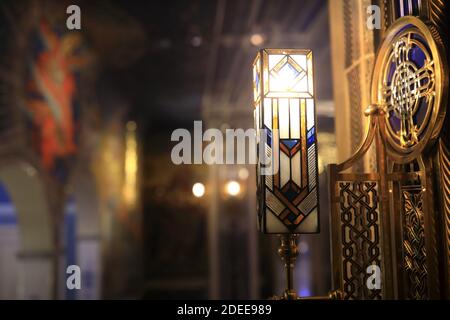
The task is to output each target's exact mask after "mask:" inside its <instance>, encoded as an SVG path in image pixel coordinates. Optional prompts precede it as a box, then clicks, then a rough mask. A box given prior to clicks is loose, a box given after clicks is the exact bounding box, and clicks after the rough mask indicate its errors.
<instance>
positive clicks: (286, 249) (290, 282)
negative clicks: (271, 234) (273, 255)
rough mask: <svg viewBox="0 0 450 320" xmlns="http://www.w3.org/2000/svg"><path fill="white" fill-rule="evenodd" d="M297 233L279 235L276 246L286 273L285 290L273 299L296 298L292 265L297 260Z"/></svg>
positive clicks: (297, 297) (293, 265)
mask: <svg viewBox="0 0 450 320" xmlns="http://www.w3.org/2000/svg"><path fill="white" fill-rule="evenodd" d="M297 239H298V235H296V234H283V235H280V240H281V243H280V247H279V248H278V255H279V256H280V258H281V261H283V262H284V270H285V274H286V290H284V293H283V295H282V296H280V297H278V296H274V297H272V298H271V299H273V300H298V299H299V296H298V295H297V292H296V291H295V290H294V267H295V261H296V260H297V255H298V248H297Z"/></svg>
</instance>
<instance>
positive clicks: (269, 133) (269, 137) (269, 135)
mask: <svg viewBox="0 0 450 320" xmlns="http://www.w3.org/2000/svg"><path fill="white" fill-rule="evenodd" d="M264 129H265V131H266V140H267V141H266V143H267V145H269V146H272V131H271V130H270V129H268V128H267V127H266V126H264Z"/></svg>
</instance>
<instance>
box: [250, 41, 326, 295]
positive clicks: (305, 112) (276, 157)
mask: <svg viewBox="0 0 450 320" xmlns="http://www.w3.org/2000/svg"><path fill="white" fill-rule="evenodd" d="M253 88H254V99H253V105H254V117H255V128H256V134H257V149H258V152H257V154H258V158H259V159H258V160H259V161H258V165H257V175H256V176H257V194H258V227H259V230H260V231H261V232H263V233H272V234H281V235H282V236H281V247H280V249H279V253H280V256H281V257H282V259H283V260H284V263H285V267H286V273H287V289H286V291H285V295H284V298H286V299H290V298H296V294H295V291H294V290H293V287H292V274H293V270H292V269H293V264H294V261H295V257H296V252H297V249H296V240H297V237H298V234H304V233H318V232H319V205H318V199H319V196H318V185H317V183H318V170H317V132H316V112H315V100H314V77H313V60H312V51H311V50H304V49H298V50H297V49H262V50H260V51H259V52H258V54H257V56H256V58H255V60H254V63H253Z"/></svg>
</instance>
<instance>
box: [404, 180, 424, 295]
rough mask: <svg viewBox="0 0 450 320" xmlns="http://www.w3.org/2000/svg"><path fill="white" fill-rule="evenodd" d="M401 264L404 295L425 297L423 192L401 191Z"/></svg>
mask: <svg viewBox="0 0 450 320" xmlns="http://www.w3.org/2000/svg"><path fill="white" fill-rule="evenodd" d="M402 201H403V205H402V207H403V263H404V268H405V271H406V277H407V279H406V285H407V288H405V289H406V294H407V297H408V298H410V299H417V300H419V299H425V298H426V297H427V274H428V272H427V266H426V262H427V255H426V247H425V228H424V217H423V216H424V212H423V192H422V190H421V187H420V186H419V187H417V188H416V190H402Z"/></svg>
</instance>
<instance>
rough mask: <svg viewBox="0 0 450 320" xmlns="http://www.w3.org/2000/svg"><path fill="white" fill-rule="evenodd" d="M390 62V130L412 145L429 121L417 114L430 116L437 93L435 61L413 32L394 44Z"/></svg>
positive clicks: (386, 98)
mask: <svg viewBox="0 0 450 320" xmlns="http://www.w3.org/2000/svg"><path fill="white" fill-rule="evenodd" d="M387 63H388V65H389V67H388V68H386V74H385V84H384V88H383V96H384V104H385V106H386V113H387V115H388V117H389V121H388V122H387V125H388V129H389V131H390V133H391V134H392V135H393V136H396V137H398V140H399V144H400V145H401V147H403V148H409V147H412V146H414V145H416V144H417V143H418V142H419V139H420V134H421V133H422V131H423V130H424V129H425V127H426V124H427V121H428V117H426V116H425V118H423V119H422V118H420V117H416V114H417V113H418V112H419V111H420V112H423V114H425V115H429V112H428V109H430V108H431V106H430V105H431V102H432V99H433V96H434V94H435V91H434V82H435V77H434V64H433V60H432V57H431V55H430V53H429V52H428V49H427V48H426V46H425V44H424V43H422V41H421V40H420V38H418V37H417V35H415V34H413V33H412V32H410V33H407V34H405V35H404V36H402V37H400V38H399V39H398V40H397V41H396V42H395V43H394V44H393V50H392V52H391V54H390V57H389V59H388V62H387ZM420 108H423V109H424V110H419V109H420ZM418 119H420V120H418Z"/></svg>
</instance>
